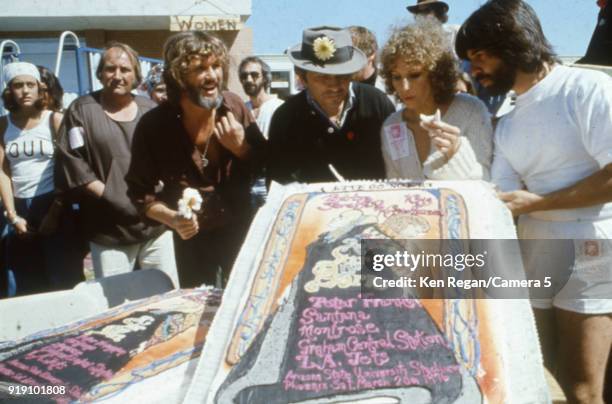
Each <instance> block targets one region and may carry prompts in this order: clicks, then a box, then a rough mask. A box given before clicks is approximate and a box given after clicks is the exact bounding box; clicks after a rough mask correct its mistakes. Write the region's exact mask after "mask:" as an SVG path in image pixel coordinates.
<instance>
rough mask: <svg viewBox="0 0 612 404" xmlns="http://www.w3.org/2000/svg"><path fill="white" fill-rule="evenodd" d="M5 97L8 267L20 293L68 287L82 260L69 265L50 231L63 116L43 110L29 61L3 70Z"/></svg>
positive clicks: (1, 185) (0, 130)
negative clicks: (58, 134) (57, 140)
mask: <svg viewBox="0 0 612 404" xmlns="http://www.w3.org/2000/svg"><path fill="white" fill-rule="evenodd" d="M3 75H4V82H5V83H7V87H6V89H5V90H4V91H3V93H2V99H3V102H4V107H5V108H6V109H8V110H9V114H8V115H7V116H3V117H2V118H0V136H1V138H0V166H1V167H2V169H1V170H0V196H1V197H2V202H3V204H4V209H5V216H6V218H7V221H8V222H9V223H10V224H11V227H12V228H11V233H10V235H9V239H8V248H7V264H8V267H9V268H10V269H11V270H12V271H13V273H14V276H15V281H16V285H17V290H16V292H17V294H30V293H39V292H45V291H49V290H51V289H52V288H56V289H60V288H70V287H72V286H74V284H75V283H76V282H78V281H79V280H80V278H82V277H83V276H82V272H81V274H80V276H79V273H78V271H79V262H78V260H76V261H72V262H69V253H70V248H67V246H66V245H65V242H64V240H63V238H62V235H61V233H58V232H54V231H52V230H53V229H50V228H49V223H50V222H51V220H49V216H50V212H52V211H54V210H55V207H56V204H58V203H60V202H59V200H56V198H55V193H54V164H55V149H54V141H55V133H56V132H57V131H58V130H59V128H60V124H61V121H62V115H61V114H60V113H53V112H51V111H49V110H47V109H45V108H44V102H43V98H42V84H41V77H40V73H39V71H38V69H37V67H36V66H35V65H33V64H31V63H25V62H17V63H11V64H8V65H6V66H5V67H4V71H3Z"/></svg>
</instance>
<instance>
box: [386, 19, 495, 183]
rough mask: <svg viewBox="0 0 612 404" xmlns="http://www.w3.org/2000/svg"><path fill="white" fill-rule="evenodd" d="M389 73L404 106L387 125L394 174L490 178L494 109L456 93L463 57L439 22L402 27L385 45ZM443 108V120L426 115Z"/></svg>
mask: <svg viewBox="0 0 612 404" xmlns="http://www.w3.org/2000/svg"><path fill="white" fill-rule="evenodd" d="M382 63H383V69H382V71H383V76H384V77H385V80H386V83H387V87H388V89H389V91H390V92H392V93H393V94H394V95H396V96H397V98H398V99H399V100H400V101H401V102H402V103H403V105H404V108H403V109H402V110H400V111H398V112H396V113H394V114H393V115H391V116H389V117H388V118H387V119H386V121H385V123H384V124H383V128H382V130H381V138H382V140H381V142H382V146H383V149H382V150H383V156H384V159H385V167H386V171H387V177H388V178H409V179H413V180H423V179H425V178H427V179H435V180H461V179H472V180H480V179H484V180H488V179H489V168H490V166H491V156H492V150H493V141H492V127H491V119H490V116H489V112H488V111H487V108H486V107H485V105H484V104H483V103H482V101H480V100H479V99H478V98H476V97H473V96H471V95H468V94H462V93H459V94H458V93H456V91H455V87H456V82H457V80H458V78H459V71H458V63H457V61H456V60H455V58H454V56H453V55H452V53H451V51H450V49H449V46H448V42H447V38H446V35H445V34H444V32H443V30H442V28H441V27H440V25H439V24H437V23H435V22H432V21H430V20H426V19H423V20H418V21H417V22H415V23H412V24H409V25H407V26H405V27H401V28H397V29H396V30H395V31H394V32H393V33H392V34H391V37H390V38H389V41H388V42H387V44H386V45H385V47H384V48H383V51H382ZM436 111H439V112H440V118H441V119H440V121H439V122H435V121H434V122H429V121H427V122H425V121H423V120H422V119H421V115H434V114H436Z"/></svg>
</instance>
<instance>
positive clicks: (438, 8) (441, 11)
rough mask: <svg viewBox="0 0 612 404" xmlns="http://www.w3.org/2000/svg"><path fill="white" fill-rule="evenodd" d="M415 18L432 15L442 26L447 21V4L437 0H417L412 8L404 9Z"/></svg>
mask: <svg viewBox="0 0 612 404" xmlns="http://www.w3.org/2000/svg"><path fill="white" fill-rule="evenodd" d="M406 9H407V10H408V11H410V12H411V13H412V14H414V15H415V16H420V15H433V16H434V17H435V18H437V19H438V20H439V21H440V22H441V23H442V24H446V22H447V21H448V14H447V13H448V4H446V3H445V2H443V1H438V0H417V4H415V5H414V6H408V7H406Z"/></svg>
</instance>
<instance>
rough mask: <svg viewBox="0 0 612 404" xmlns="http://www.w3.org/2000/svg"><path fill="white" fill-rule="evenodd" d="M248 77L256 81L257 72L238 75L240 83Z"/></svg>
mask: <svg viewBox="0 0 612 404" xmlns="http://www.w3.org/2000/svg"><path fill="white" fill-rule="evenodd" d="M249 76H251V78H252V79H253V80H257V79H258V78H259V76H260V74H259V72H242V73H240V76H239V77H240V81H244V80H246V79H247V78H248V77H249Z"/></svg>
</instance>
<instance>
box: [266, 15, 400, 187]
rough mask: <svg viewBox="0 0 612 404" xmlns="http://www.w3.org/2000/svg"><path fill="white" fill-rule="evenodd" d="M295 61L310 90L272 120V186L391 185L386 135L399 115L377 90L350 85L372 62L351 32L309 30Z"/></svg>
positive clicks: (293, 50) (297, 48)
mask: <svg viewBox="0 0 612 404" xmlns="http://www.w3.org/2000/svg"><path fill="white" fill-rule="evenodd" d="M288 57H289V59H290V60H291V61H292V62H293V64H294V65H295V68H296V72H297V74H298V75H299V76H300V78H301V80H302V82H303V83H304V86H305V87H306V88H305V90H303V91H302V92H301V93H299V94H296V95H295V96H293V97H291V98H289V99H288V100H287V101H285V103H284V104H283V105H281V106H280V107H279V108H278V109H277V110H276V113H275V114H274V116H273V117H272V123H271V125H270V132H269V154H268V169H267V173H266V174H267V177H268V180H269V181H277V182H280V183H288V182H293V181H298V182H306V183H308V182H321V181H334V180H336V179H339V178H340V177H342V178H346V179H359V178H364V179H376V178H384V176H385V171H384V163H383V159H382V155H381V153H380V136H379V131H380V128H381V125H382V123H383V121H384V119H385V118H386V117H387V116H389V115H390V114H391V113H392V112H393V111H394V110H395V108H394V107H393V104H392V103H391V102H390V101H389V99H388V98H387V96H386V95H385V94H384V93H382V92H381V91H379V90H378V89H376V88H374V87H372V86H369V85H366V84H361V83H351V79H352V76H353V74H355V72H357V71H359V70H361V69H362V68H363V67H364V66H365V64H366V56H365V54H364V53H363V52H362V51H360V50H359V49H357V48H356V47H354V46H353V44H352V40H351V35H350V33H349V31H348V30H346V29H340V28H334V27H319V28H312V29H306V30H305V31H304V33H303V40H302V43H301V44H298V45H296V46H294V47H293V48H291V49H289V50H288Z"/></svg>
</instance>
